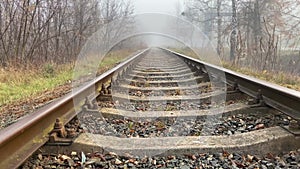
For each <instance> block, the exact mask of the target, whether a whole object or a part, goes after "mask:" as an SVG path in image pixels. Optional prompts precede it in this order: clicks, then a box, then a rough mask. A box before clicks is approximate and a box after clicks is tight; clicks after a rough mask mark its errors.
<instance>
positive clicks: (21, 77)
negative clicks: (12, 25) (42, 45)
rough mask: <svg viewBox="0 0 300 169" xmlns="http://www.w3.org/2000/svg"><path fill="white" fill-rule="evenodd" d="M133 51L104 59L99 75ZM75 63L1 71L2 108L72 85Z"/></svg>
mask: <svg viewBox="0 0 300 169" xmlns="http://www.w3.org/2000/svg"><path fill="white" fill-rule="evenodd" d="M130 53H131V51H115V52H111V53H109V54H108V55H107V56H106V57H104V58H103V60H102V62H101V63H100V66H99V71H98V73H103V72H104V71H106V70H108V69H110V68H112V67H113V66H114V65H116V63H118V62H120V61H122V60H124V59H125V58H126V57H128V56H129V55H130ZM73 68H74V63H68V64H64V65H53V64H49V63H47V64H44V65H42V66H40V67H31V68H26V69H25V68H24V69H18V68H9V69H5V70H4V69H2V70H0V107H2V106H3V105H5V104H13V103H14V102H22V101H24V100H26V99H29V98H31V99H32V98H35V97H38V96H40V95H41V94H43V91H48V90H54V89H55V88H56V87H58V86H61V85H64V84H67V83H70V82H71V80H72V79H73V73H74V72H73V71H74V70H73Z"/></svg>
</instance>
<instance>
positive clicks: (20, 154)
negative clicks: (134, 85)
mask: <svg viewBox="0 0 300 169" xmlns="http://www.w3.org/2000/svg"><path fill="white" fill-rule="evenodd" d="M147 50H148V49H145V50H143V51H141V52H139V53H138V54H136V55H135V56H133V57H131V58H130V59H128V60H126V61H124V62H122V63H121V64H119V65H117V66H116V67H114V68H113V69H111V70H109V71H107V72H105V73H103V74H102V75H100V76H98V77H97V78H96V79H94V80H92V81H91V82H89V83H87V84H86V85H84V86H82V87H80V88H79V89H78V90H76V91H75V92H72V93H70V94H67V95H66V96H64V97H62V98H61V99H59V100H57V101H55V102H53V103H51V104H49V105H46V106H44V107H42V108H40V109H38V110H37V111H35V112H34V113H32V114H30V115H28V116H26V117H24V118H22V119H20V120H19V121H18V122H16V123H14V124H12V125H10V126H8V127H7V128H4V129H3V130H1V131H0V168H1V169H11V168H17V167H18V166H20V165H21V164H22V163H23V162H24V161H25V160H26V159H27V158H28V157H30V156H31V155H32V154H33V153H34V152H35V151H36V150H37V149H38V148H40V147H41V146H42V145H44V144H45V143H46V142H47V141H48V138H49V132H50V131H51V130H52V129H53V126H54V123H55V120H56V119H57V118H59V119H60V120H61V121H62V122H63V123H64V124H66V123H67V122H69V121H70V120H71V119H72V118H73V117H74V116H75V115H76V113H75V108H74V106H75V105H74V100H73V99H74V98H75V97H76V99H81V100H83V99H84V98H85V97H87V96H89V95H91V94H92V93H94V92H95V85H101V83H103V82H105V81H106V80H110V78H111V77H112V76H113V74H114V73H115V72H118V71H119V70H122V69H123V68H124V67H125V66H127V65H128V64H130V63H131V62H132V61H134V60H135V59H137V58H138V57H139V56H141V55H142V54H144V53H146V51H147ZM76 106H78V107H80V106H82V105H76Z"/></svg>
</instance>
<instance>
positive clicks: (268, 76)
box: [223, 62, 300, 91]
mask: <svg viewBox="0 0 300 169" xmlns="http://www.w3.org/2000/svg"><path fill="white" fill-rule="evenodd" d="M223 66H224V67H225V68H227V69H230V70H233V71H236V72H240V73H242V74H246V75H249V76H252V77H255V78H258V79H261V80H265V81H268V82H271V83H275V84H278V85H280V86H284V87H287V88H290V89H294V90H298V91H300V77H299V76H293V75H291V74H288V73H285V72H269V71H267V70H264V71H257V70H253V69H250V68H245V67H238V66H233V65H232V64H230V63H227V62H224V63H223Z"/></svg>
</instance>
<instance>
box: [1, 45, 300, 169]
mask: <svg viewBox="0 0 300 169" xmlns="http://www.w3.org/2000/svg"><path fill="white" fill-rule="evenodd" d="M162 49H164V48H162ZM147 50H148V49H146V50H144V51H142V52H140V53H138V54H137V55H135V56H133V57H132V58H130V59H128V60H127V61H125V62H123V63H121V64H119V65H118V66H116V67H115V68H113V69H111V70H109V71H107V72H105V73H104V74H102V75H100V76H99V77H97V78H96V79H94V80H93V81H91V82H89V83H88V84H87V85H85V86H83V87H81V88H80V89H79V90H77V91H76V92H74V93H70V94H68V95H66V96H65V97H63V98H61V99H59V100H58V101H55V102H53V103H51V104H49V105H47V106H45V107H43V108H41V109H39V110H38V111H36V112H35V113H33V114H31V115H29V116H26V117H24V118H23V119H21V120H19V121H18V122H17V123H15V124H12V125H11V126H9V127H7V128H5V129H3V130H1V131H0V136H1V137H0V166H1V168H4V169H5V168H9V169H10V168H17V167H18V166H19V165H21V164H22V163H23V162H24V161H25V160H26V159H27V158H28V157H29V156H30V155H32V153H34V152H35V151H36V150H37V149H38V148H39V147H41V146H42V145H44V144H45V143H46V142H47V141H48V139H49V133H50V131H51V130H52V128H53V125H54V123H55V120H56V119H57V118H59V119H60V120H61V121H62V122H63V123H64V124H65V123H67V122H68V121H70V120H71V119H72V118H73V117H74V116H75V115H76V113H75V110H74V100H73V98H75V97H76V98H80V99H81V100H82V101H83V99H85V97H87V96H89V95H91V94H92V93H93V92H94V91H95V88H94V87H95V85H96V86H97V85H101V84H102V83H103V82H105V81H106V80H109V79H110V78H111V77H112V75H113V74H114V73H116V72H118V71H119V70H122V68H124V67H126V66H127V65H128V64H130V63H131V62H132V61H134V60H135V59H136V58H138V57H139V56H141V55H142V54H144V53H145V52H146V51H147ZM164 50H166V51H167V52H170V53H172V54H175V55H177V56H179V57H182V58H183V59H184V60H185V61H186V62H189V63H193V64H194V65H196V67H197V68H199V69H201V67H202V68H203V67H204V68H206V69H207V70H209V72H208V73H210V74H213V76H218V73H222V74H225V79H221V80H223V81H224V82H226V83H227V84H229V85H231V86H236V87H238V89H239V90H240V91H242V92H244V93H246V94H249V95H251V96H253V97H255V98H256V97H261V99H262V100H263V102H264V103H266V104H267V105H270V106H272V107H274V108H277V109H278V110H280V111H282V112H284V113H286V114H288V115H290V116H291V117H293V118H294V119H296V120H298V121H300V92H298V91H294V90H291V89H287V88H284V87H281V86H278V85H274V84H271V83H268V82H265V81H262V80H258V79H255V78H252V77H249V76H246V75H242V74H239V73H236V72H233V71H230V70H228V69H225V68H221V67H218V66H214V65H211V64H207V63H205V62H202V61H199V60H197V59H194V58H191V57H188V56H185V55H183V54H179V53H176V52H174V51H171V50H168V49H164ZM221 77H222V76H221ZM78 106H82V105H78Z"/></svg>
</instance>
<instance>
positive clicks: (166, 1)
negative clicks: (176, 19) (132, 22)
mask: <svg viewBox="0 0 300 169" xmlns="http://www.w3.org/2000/svg"><path fill="white" fill-rule="evenodd" d="M132 2H133V4H134V8H135V13H137V14H140V13H166V14H171V15H177V14H176V11H177V10H176V8H178V6H179V8H181V9H180V10H181V11H182V10H183V9H182V8H183V2H184V0H132Z"/></svg>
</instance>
